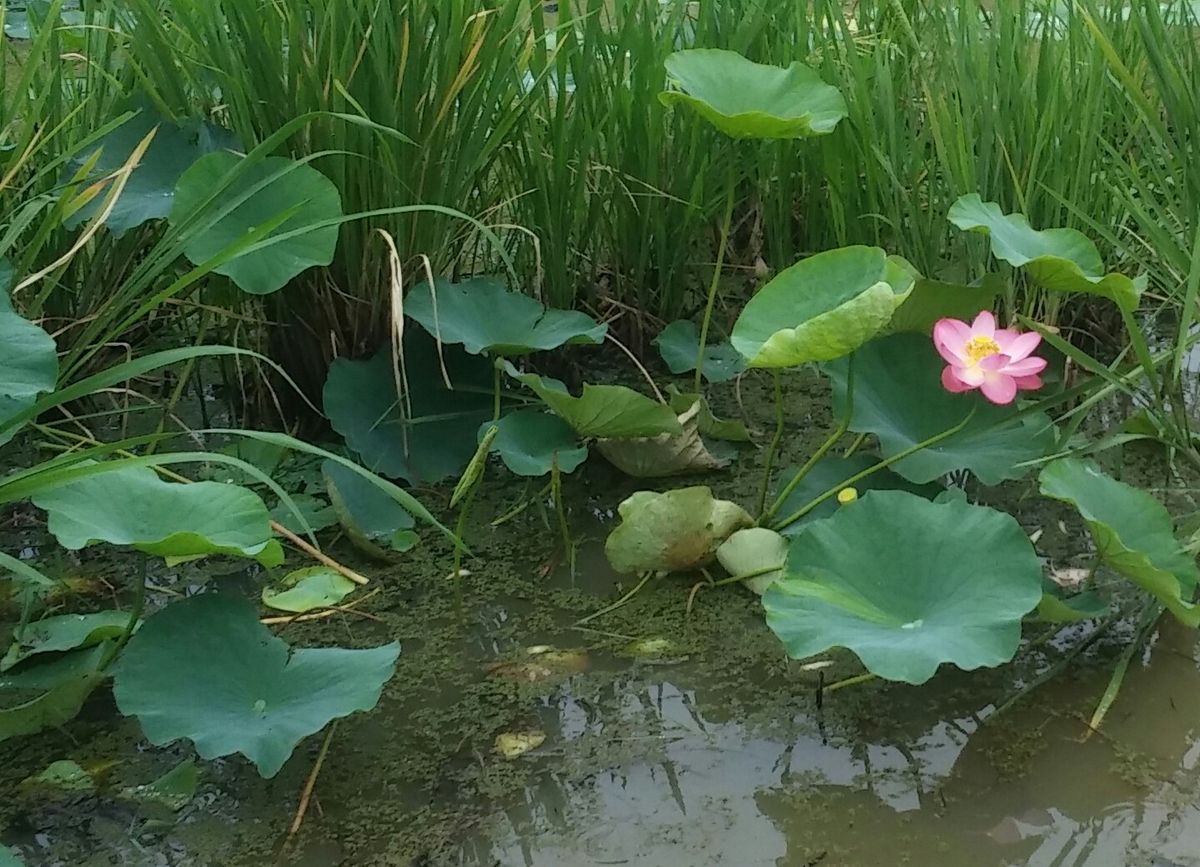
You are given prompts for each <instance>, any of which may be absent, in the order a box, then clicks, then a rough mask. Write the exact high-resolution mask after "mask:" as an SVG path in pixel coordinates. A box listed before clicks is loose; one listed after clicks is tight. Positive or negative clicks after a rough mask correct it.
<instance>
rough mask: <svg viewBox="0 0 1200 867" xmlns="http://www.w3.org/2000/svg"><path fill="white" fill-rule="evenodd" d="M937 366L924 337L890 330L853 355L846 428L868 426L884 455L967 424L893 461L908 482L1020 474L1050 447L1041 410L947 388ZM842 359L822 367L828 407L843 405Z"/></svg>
mask: <svg viewBox="0 0 1200 867" xmlns="http://www.w3.org/2000/svg"><path fill="white" fill-rule="evenodd" d="M943 366H944V364H943V362H942V361H941V358H940V357H939V356H938V354H937V351H936V350H935V349H934V348H933V343H932V341H930V340H929V338H927V337H924V336H922V335H919V334H893V335H889V336H887V337H882V338H879V339H877V340H873V341H871V342H870V343H869V344H867V345H866V346H864V347H863V348H862V349H860V350H859V351H858V353H857V354H856V355H855V358H854V414H853V417H852V418H851V420H850V429H851V430H853V431H857V432H860V433H873V434H875V435H876V436H877V437H878V438H879V446H880V448H881V449H882V451H883V455H884V457H891V456H893V455H896V454H898V453H900V452H902V451H905V450H906V449H908V448H911V447H913V446H915V445H917V444H918V443H921V442H924V441H925V440H928V439H930V438H932V437H934V436H936V435H938V434H941V433H944V432H946V431H948V430H950V429H952V428H954V427H955V426H956V425H958V424H959V423H961V422H962V421H963V420H964V419H965V418H967V416H968V415H970V413H971V412H972V411H974V413H975V414H974V416H972V417H971V420H970V422H969V423H968V424H967V426H966V427H965V428H964V429H963V430H962V431H961V432H959V433H958V434H955V435H954V436H952V437H950V438H949V439H946V440H943V441H942V442H940V443H938V444H936V445H935V446H933V447H932V448H925V449H922V450H921V451H918V452H917V453H915V454H914V455H912V456H911V457H907V458H905V459H904V460H902V461H899V462H897V463H895V464H893V465H892V469H893V470H895V471H896V472H897V473H899V474H900V475H902V476H904V477H905V478H906V479H908V480H909V481H911V482H916V483H917V484H925V483H927V482H932V481H934V480H935V479H937V478H939V477H941V476H943V475H945V474H946V473H950V472H954V471H955V470H964V469H965V470H970V471H971V472H972V473H974V474H975V475H976V476H977V477H978V478H979V480H980V481H981V482H983V483H984V484H985V485H995V484H998V483H1000V482H1002V481H1004V480H1006V479H1015V478H1020V477H1021V476H1022V475H1024V474H1025V472H1026V470H1025V469H1023V468H1021V467H1019V466H1017V465H1018V464H1020V463H1022V462H1025V461H1030V460H1036V459H1037V458H1040V457H1042V456H1043V455H1044V454H1046V452H1047V451H1048V450H1049V449H1050V448H1052V447H1053V441H1054V434H1053V428H1052V426H1051V424H1050V420H1049V419H1048V418H1046V416H1045V415H1043V414H1041V413H1033V414H1030V415H1026V416H1019V415H1018V409H1017V407H1016V406H1015V405H1012V406H1007V407H1005V406H996V405H995V404H992V403H989V402H988V401H986V400H985V399H984V398H983V397H981V396H980V395H978V394H976V393H972V394H951V393H950V392H948V391H946V390H945V389H944V388H943V387H942V383H941V371H942V367H943ZM848 367H849V366H848V364H847V362H846V361H845V360H841V361H837V362H834V363H832V364H829V365H827V366H826V368H825V369H826V372H827V373H828V374H829V376H830V378H831V379H832V380H833V390H834V404H835V412H838V413H840V412H841V411H842V410H841V407H844V405H845V395H846V378H847V371H848Z"/></svg>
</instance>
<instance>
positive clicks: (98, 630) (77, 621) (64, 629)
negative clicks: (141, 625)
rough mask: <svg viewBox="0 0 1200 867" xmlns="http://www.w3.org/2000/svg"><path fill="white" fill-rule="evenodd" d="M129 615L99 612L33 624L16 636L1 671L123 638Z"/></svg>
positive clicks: (123, 612) (118, 612)
mask: <svg viewBox="0 0 1200 867" xmlns="http://www.w3.org/2000/svg"><path fill="white" fill-rule="evenodd" d="M129 617H130V615H129V612H127V611H97V612H94V613H92V614H62V615H58V616H55V617H46V618H43V619H42V620H38V621H36V622H34V623H30V624H29V625H28V626H26V627H25V628H24V629H22V630H20V631H19V632H17V633H16V635H15V636H14V640H13V643H12V644H11V645H10V646H9V648H8V652H7V653H5V654H4V658H3V659H0V671H8V670H9V669H10V668H12V667H13V666H15V665H19V664H20V663H22V662H24V661H25V660H27V659H30V658H31V657H35V656H37V655H39V654H42V653H61V652H63V651H67V650H75V649H77V648H81V647H94V646H95V645H97V644H99V643H100V642H102V641H108V640H109V639H112V638H119V637H120V636H121V635H123V634H124V632H125V630H126V628H127V627H128V626H129Z"/></svg>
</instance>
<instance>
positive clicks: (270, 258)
mask: <svg viewBox="0 0 1200 867" xmlns="http://www.w3.org/2000/svg"><path fill="white" fill-rule="evenodd" d="M242 159H243V157H239V156H237V155H236V154H233V153H230V152H228V151H218V152H216V153H211V154H208V155H207V156H203V157H201V158H200V159H198V160H197V161H196V162H195V163H193V164H192V167H191V168H189V169H188V170H187V171H186V172H184V173H183V176H182V177H181V178H180V179H179V183H178V184H177V185H176V187H175V204H174V206H173V207H172V208H171V214H170V220H171V223H172V224H174V225H176V226H178V225H180V224H181V223H183V222H184V221H185V220H187V219H189V218H191V217H192V216H193V215H195V214H196V213H197V212H199V211H200V209H201V208H202V207H204V211H203V213H202V214H200V216H199V217H198V219H199V221H200V222H199V225H200V226H207V228H202V229H200V230H199V231H195V232H193V233H189V234H190V240H189V241H188V243H187V246H186V247H184V250H183V252H184V255H186V256H187V257H188V259H190V260H191V261H192V263H193V264H196V265H200V264H202V263H204V262H207V261H209V260H210V259H213V258H214V257H216V256H218V255H219V254H222V253H226V252H228V251H229V250H231V249H233V248H234V246H235V245H237V244H240V243H244V242H245V240H246V238H247V236H248V235H251V234H252V233H254V232H255V231H257V230H261V229H263V227H266V226H270V227H271V228H270V229H269V230H268V231H267V233H266V236H265V238H262V239H260V240H261V241H266V240H270V239H272V238H277V237H279V236H280V235H285V234H290V233H292V232H298V231H300V232H301V234H297V235H295V236H293V237H289V238H287V240H283V241H279V242H277V243H274V244H271V245H270V246H265V247H262V248H260V249H257V250H253V251H251V252H246V253H243V254H241V255H238V256H237V258H234V259H232V260H230V261H228V262H226V263H225V264H223V265H218V266H217V267H216V268H215V269H214V270H215V271H216V272H217V273H218V274H224V275H225V276H227V277H228V278H229V279H231V280H232V281H233V282H234V283H236V284H237V285H238V287H239V288H240V289H241V290H242V291H244V292H248V293H250V294H251V295H269V294H271V293H272V292H276V291H278V290H280V289H282V288H283V287H284V286H286V285H287V283H288V281H289V280H291V279H292V278H293V277H295V276H297V275H298V274H300V273H301V272H303V271H305V270H307V269H308V268H311V267H313V266H315V265H328V264H329V263H331V262H332V261H333V254H334V250H335V249H336V248H337V239H338V227H337V225H336V223H335V224H333V225H322V224H324V223H328V222H330V221H335V220H337V219H338V218H340V217H341V216H342V197H341V195H339V193H338V190H337V187H335V186H334V185H333V181H331V180H329V178H327V177H325V176H324V175H323V174H321V173H320V172H319V171H317V170H316V169H314V168H313V167H312V166H310V165H307V164H303V163H296V162H293V161H291V160H289V159H286V158H284V157H266V158H265V159H262V160H260V161H258V162H256V163H255V164H253V165H251V166H249V167H247V168H246V171H245V174H243V175H241V177H239V178H238V179H237V181H236V182H234V183H233V184H232V185H231V186H230V185H228V184H226V183H225V182H224V178H225V176H226V175H227V174H228V173H229V172H231V171H233V170H234V169H235V168H237V167H238V163H239V162H240V161H241V160H242ZM223 184H224V186H223ZM217 190H220V191H221V192H220V193H219V194H218V195H217V198H216V201H214V202H213V203H211V204H209V205H207V206H205V202H206V200H207V199H208V198H209V197H210V196H212V195H213V193H214V192H215V191H217ZM226 208H232V210H231V211H230V212H229V213H227V214H225V215H224V216H222V217H220V218H219V219H216V220H215V222H214V221H213V218H214V217H216V216H217V215H218V214H221V213H223V212H224V210H225V209H226ZM318 226H320V228H317V227H318ZM308 227H312V228H311V230H310V231H301V230H304V229H306V228H308Z"/></svg>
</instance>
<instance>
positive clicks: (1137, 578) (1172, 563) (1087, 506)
mask: <svg viewBox="0 0 1200 867" xmlns="http://www.w3.org/2000/svg"><path fill="white" fill-rule="evenodd" d="M1039 481H1040V483H1041V489H1042V494H1043V495H1045V496H1047V497H1051V498H1053V499H1055V500H1061V501H1063V502H1064V503H1069V504H1071V505H1072V506H1074V507H1075V508H1076V509H1078V510H1079V514H1080V516H1081V517H1082V518H1083V520H1084V521H1085V522H1086V523H1087V525H1088V529H1089V530H1090V531H1091V534H1092V539H1093V540H1094V541H1095V543H1096V551H1097V553H1098V554H1099V556H1100V557H1102V558H1103V559H1104V561H1105V562H1106V563H1108V564H1109V565H1110V566H1112V567H1113V568H1114V569H1116V570H1117V571H1118V572H1120V573H1121V574H1122V575H1124V576H1125V577H1126V578H1128V579H1129V580H1130V581H1132V582H1133V583H1135V584H1137V585H1138V586H1139V587H1141V588H1142V589H1143V590H1146V591H1147V592H1148V593H1151V594H1153V595H1154V596H1155V597H1157V598H1158V599H1159V601H1161V602H1162V603H1163V605H1165V606H1166V607H1167V608H1168V609H1169V610H1170V611H1171V613H1172V614H1174V615H1175V616H1176V617H1178V618H1179V619H1180V620H1181V621H1183V622H1184V623H1186V624H1188V625H1189V626H1200V606H1197V605H1195V604H1193V601H1192V600H1193V597H1194V596H1195V592H1196V584H1197V581H1200V569H1197V567H1196V561H1195V559H1194V558H1193V556H1192V555H1191V554H1189V553H1188V552H1187V551H1185V550H1184V548H1183V546H1182V545H1181V544H1180V543H1179V540H1178V539H1176V538H1175V532H1174V526H1173V524H1172V522H1171V515H1170V513H1168V512H1167V510H1166V507H1164V506H1163V504H1162V503H1160V502H1159V501H1158V500H1156V499H1155V498H1154V497H1152V496H1151V495H1150V494H1148V493H1146V492H1145V491H1143V490H1140V489H1138V488H1135V487H1133V486H1132V485H1127V484H1125V483H1124V482H1118V481H1117V480H1116V479H1113V478H1109V477H1108V476H1106V475H1105V474H1104V473H1102V472H1101V471H1100V469H1099V467H1097V466H1096V465H1095V464H1094V463H1092V462H1091V461H1084V460H1077V459H1074V458H1068V459H1063V460H1057V461H1054V462H1053V463H1051V464H1048V465H1047V466H1046V467H1045V468H1044V469H1043V470H1042V472H1041V475H1040V476H1039Z"/></svg>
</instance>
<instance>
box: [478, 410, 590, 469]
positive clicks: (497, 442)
mask: <svg viewBox="0 0 1200 867" xmlns="http://www.w3.org/2000/svg"><path fill="white" fill-rule="evenodd" d="M493 425H495V427H496V428H498V433H497V434H496V438H495V439H494V440H492V452H493V453H494V454H498V455H500V459H501V460H502V461H504V466H506V467H508V469H509V471H510V472H512V473H515V474H516V475H518V476H529V477H532V478H537V477H538V476H544V475H546V474H547V473H549V472H550V471H551V470H553V469H554V466H555V464H557V465H558V469H559V472H563V473H573V472H575V471H576V470H577V469H579V467H580V466H582V465H583V462H584V461H586V460H587V457H588V449H587V446H585V445H580V443H579V441H578V440H577V438H576V436H575V431H573V430H572V429H571V426H570V425H569V424H567V423H566V422H565V421H563V420H562V419H561V418H559V417H558V416H556V415H553V414H552V413H548V412H542V411H540V410H536V409H519V410H517V411H515V412H510V413H509V414H508V415H506V416H504V418H502V419H500V420H499V421H495V422H493V421H490V420H489V421H485V422H484V423H483V424H481V425H480V426H479V441H480V442H483V438H484V436H485V435H486V434H487V431H488V429H489V428H491V427H492V426H493Z"/></svg>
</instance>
